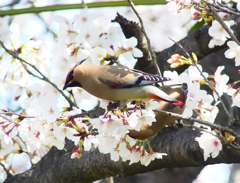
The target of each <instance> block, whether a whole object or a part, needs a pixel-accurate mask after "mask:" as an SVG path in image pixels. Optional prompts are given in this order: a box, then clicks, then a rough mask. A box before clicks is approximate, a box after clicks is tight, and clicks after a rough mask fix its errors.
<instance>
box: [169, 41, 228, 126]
mask: <svg viewBox="0 0 240 183" xmlns="http://www.w3.org/2000/svg"><path fill="white" fill-rule="evenodd" d="M169 39H170V40H172V41H173V42H174V43H175V44H177V45H178V46H179V47H180V48H181V49H182V50H183V51H184V52H185V54H187V56H188V57H189V58H190V59H191V61H192V63H193V65H194V66H195V67H196V68H197V70H198V71H199V73H200V74H201V76H202V77H203V79H204V80H205V81H206V82H207V83H208V86H209V87H210V88H211V89H212V91H213V92H215V94H216V95H217V98H218V100H219V101H220V103H221V105H222V107H223V110H224V112H225V113H226V115H227V117H228V121H229V122H232V118H231V116H230V114H229V112H228V110H227V108H226V106H225V104H224V102H223V100H222V98H221V97H220V95H219V93H218V92H217V90H216V89H215V88H214V87H213V86H212V84H211V83H210V82H209V80H208V79H207V78H206V77H205V76H204V74H203V73H202V71H201V70H200V69H199V67H198V66H197V64H196V63H195V61H194V59H193V58H192V56H191V55H190V54H189V53H188V52H187V50H186V49H185V48H183V47H182V45H181V44H179V43H178V42H176V41H174V40H173V39H171V38H169Z"/></svg>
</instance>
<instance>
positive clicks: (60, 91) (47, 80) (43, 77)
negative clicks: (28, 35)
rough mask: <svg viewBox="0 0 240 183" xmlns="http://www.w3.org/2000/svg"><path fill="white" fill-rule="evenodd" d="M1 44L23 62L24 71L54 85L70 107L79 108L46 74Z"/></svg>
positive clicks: (0, 42)
mask: <svg viewBox="0 0 240 183" xmlns="http://www.w3.org/2000/svg"><path fill="white" fill-rule="evenodd" d="M0 44H1V46H2V47H3V48H4V50H5V51H6V52H7V53H9V54H10V55H12V56H13V57H14V58H16V59H18V60H19V61H20V62H21V64H22V65H23V67H24V69H25V70H26V71H27V72H28V74H30V75H32V76H33V77H36V78H38V79H40V80H43V81H46V82H47V83H49V84H50V85H52V86H53V87H54V88H55V89H56V90H57V91H58V92H59V93H60V94H61V95H62V96H63V97H64V98H65V99H66V100H67V101H68V103H69V104H70V106H74V107H76V108H78V106H77V104H76V103H74V102H73V101H72V100H70V99H69V98H68V97H67V96H66V95H65V94H64V92H63V91H62V90H60V89H59V88H58V87H57V85H56V84H55V83H53V82H51V81H50V80H49V79H48V78H47V77H46V76H45V75H44V74H42V73H41V72H40V71H39V70H38V68H37V67H36V66H35V65H33V64H30V63H29V62H27V61H26V60H24V59H22V58H20V57H19V56H18V54H16V53H15V52H13V51H10V50H9V49H7V48H6V47H5V45H4V44H3V42H2V41H0ZM25 64H27V65H29V66H30V67H32V68H33V69H34V70H35V71H36V72H37V73H39V74H40V75H41V77H39V76H37V75H35V74H33V73H32V72H31V71H30V70H29V69H28V68H27V67H26V66H25Z"/></svg>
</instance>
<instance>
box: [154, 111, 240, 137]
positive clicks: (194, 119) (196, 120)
mask: <svg viewBox="0 0 240 183" xmlns="http://www.w3.org/2000/svg"><path fill="white" fill-rule="evenodd" d="M155 111H158V112H160V113H162V114H164V115H169V116H172V117H175V118H178V119H182V120H185V121H188V122H197V123H200V124H202V125H206V126H209V127H211V128H214V129H217V130H219V131H224V132H228V133H230V134H232V135H233V136H235V137H236V138H238V139H240V135H239V134H237V133H235V132H234V131H233V130H231V129H229V128H226V127H223V126H220V125H216V124H213V123H210V122H208V121H205V120H201V119H196V118H192V117H187V116H183V115H180V114H176V113H172V112H167V111H164V110H160V109H155Z"/></svg>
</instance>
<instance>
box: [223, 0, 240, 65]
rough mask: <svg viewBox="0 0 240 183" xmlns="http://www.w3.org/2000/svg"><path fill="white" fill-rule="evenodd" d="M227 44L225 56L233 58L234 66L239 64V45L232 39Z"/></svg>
mask: <svg viewBox="0 0 240 183" xmlns="http://www.w3.org/2000/svg"><path fill="white" fill-rule="evenodd" d="M239 4H240V3H239ZM227 45H228V47H229V49H228V50H227V51H226V52H225V57H226V58H229V59H232V58H235V66H239V65H240V46H239V45H238V44H237V43H236V42H234V41H228V42H227Z"/></svg>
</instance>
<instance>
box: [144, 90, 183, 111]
mask: <svg viewBox="0 0 240 183" xmlns="http://www.w3.org/2000/svg"><path fill="white" fill-rule="evenodd" d="M142 89H143V90H145V92H146V95H147V97H148V98H151V99H155V100H162V101H165V102H169V103H172V104H174V105H176V106H182V105H184V102H182V101H179V100H177V99H175V98H172V97H170V96H169V95H168V94H167V93H165V92H164V91H162V90H161V89H160V88H157V87H155V86H144V87H142Z"/></svg>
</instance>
